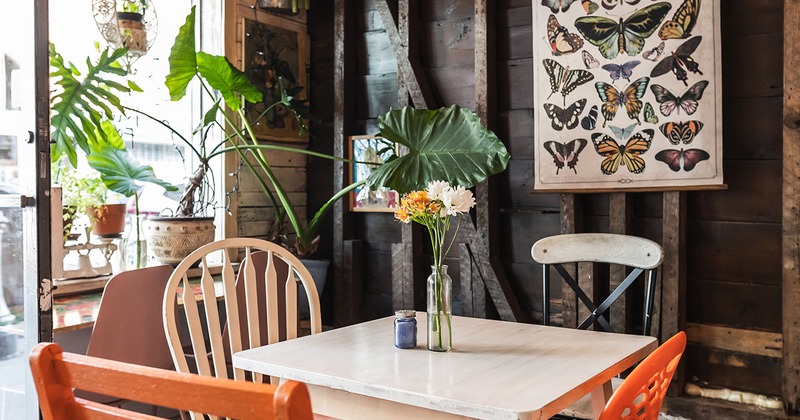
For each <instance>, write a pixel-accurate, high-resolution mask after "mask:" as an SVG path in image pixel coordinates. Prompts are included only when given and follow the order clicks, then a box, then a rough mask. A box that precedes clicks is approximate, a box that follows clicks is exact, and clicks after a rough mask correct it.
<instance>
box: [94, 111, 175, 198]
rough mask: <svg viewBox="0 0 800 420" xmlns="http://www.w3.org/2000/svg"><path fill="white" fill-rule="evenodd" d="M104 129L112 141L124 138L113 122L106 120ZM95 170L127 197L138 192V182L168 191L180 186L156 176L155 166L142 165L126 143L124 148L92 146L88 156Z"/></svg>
mask: <svg viewBox="0 0 800 420" xmlns="http://www.w3.org/2000/svg"><path fill="white" fill-rule="evenodd" d="M102 128H103V130H104V131H105V133H106V135H107V136H108V138H109V142H110V143H117V142H119V143H121V142H122V138H121V137H120V136H119V133H117V130H116V129H115V128H114V126H113V125H112V124H111V122H108V121H105V122H104V123H103V125H102ZM86 160H87V161H88V162H89V166H91V167H92V168H93V169H94V170H96V171H97V172H99V173H100V179H102V180H103V183H104V184H106V187H108V189H109V190H111V191H114V192H117V193H120V194H122V195H124V196H125V197H130V196H132V195H134V194H136V191H137V190H138V189H139V185H138V184H137V181H138V182H149V183H152V184H156V185H160V186H162V187H164V188H165V189H166V190H167V191H177V190H178V188H177V187H175V186H173V185H170V184H168V183H166V182H164V181H162V180H160V179H158V177H156V174H155V173H154V172H153V168H152V167H151V166H149V165H140V164H139V163H137V162H136V161H135V160H134V159H133V157H132V156H130V155H129V154H128V151H127V149H125V147H124V145H123V147H122V148H119V149H118V148H114V147H103V146H97V147H92V150H91V154H89V156H87V157H86Z"/></svg>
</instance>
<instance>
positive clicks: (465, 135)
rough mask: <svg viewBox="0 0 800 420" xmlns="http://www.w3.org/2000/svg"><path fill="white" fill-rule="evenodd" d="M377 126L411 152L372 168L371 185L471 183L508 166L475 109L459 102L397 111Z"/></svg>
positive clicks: (502, 148)
mask: <svg viewBox="0 0 800 420" xmlns="http://www.w3.org/2000/svg"><path fill="white" fill-rule="evenodd" d="M378 127H379V129H380V131H381V136H383V137H385V138H386V139H388V140H390V141H392V142H394V143H398V144H402V145H404V146H406V147H408V154H406V155H404V156H400V157H392V158H391V159H389V161H388V162H387V163H385V164H383V165H381V166H379V167H377V168H375V169H373V171H372V173H371V174H370V175H369V177H368V178H367V185H368V186H369V187H370V188H377V187H379V186H386V187H389V188H392V189H394V190H397V191H398V192H400V193H404V192H408V191H412V190H418V189H423V188H425V187H426V186H427V183H428V182H429V181H436V180H442V181H447V182H449V183H450V185H460V186H463V187H466V188H470V187H472V186H474V185H475V184H477V183H479V182H481V181H483V180H485V179H486V178H488V177H490V176H492V175H494V174H496V173H499V172H502V171H504V170H505V169H506V166H507V165H508V160H509V159H510V157H511V156H510V155H509V154H508V151H507V150H506V148H505V146H504V145H503V143H502V142H501V141H500V139H498V138H497V136H496V135H495V134H494V133H493V132H492V131H491V130H489V129H487V128H486V127H484V126H483V124H481V121H480V118H478V116H477V115H475V113H473V112H472V111H470V110H468V109H464V108H461V107H459V106H457V105H453V106H451V107H450V108H441V109H437V110H428V109H414V108H408V107H406V108H403V109H400V110H392V111H389V112H387V113H386V114H384V115H383V116H381V117H379V118H378Z"/></svg>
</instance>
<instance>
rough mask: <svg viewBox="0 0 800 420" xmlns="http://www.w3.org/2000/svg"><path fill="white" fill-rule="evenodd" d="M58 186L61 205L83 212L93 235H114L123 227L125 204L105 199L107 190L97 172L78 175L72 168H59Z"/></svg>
mask: <svg viewBox="0 0 800 420" xmlns="http://www.w3.org/2000/svg"><path fill="white" fill-rule="evenodd" d="M58 185H59V186H60V187H61V191H62V206H64V207H65V208H67V209H69V210H68V211H69V212H70V213H72V214H73V215H75V214H76V213H79V212H83V213H85V214H86V215H87V216H88V217H89V221H90V223H91V224H90V228H91V231H92V233H94V234H95V235H97V236H100V237H112V236H117V235H119V234H120V233H122V231H123V230H124V229H125V212H126V205H125V203H109V202H108V198H109V190H108V188H107V187H106V185H105V183H103V181H102V180H101V179H100V174H99V173H97V172H94V171H92V173H89V174H83V175H78V174H77V173H76V171H74V170H70V171H63V172H61V173H60V176H59V177H58Z"/></svg>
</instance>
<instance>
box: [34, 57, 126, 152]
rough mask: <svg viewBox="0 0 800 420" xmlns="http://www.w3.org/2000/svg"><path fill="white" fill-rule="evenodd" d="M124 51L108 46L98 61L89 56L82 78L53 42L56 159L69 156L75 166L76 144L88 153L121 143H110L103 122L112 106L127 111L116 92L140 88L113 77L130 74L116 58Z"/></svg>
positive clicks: (52, 107) (51, 61) (51, 74)
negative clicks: (91, 59)
mask: <svg viewBox="0 0 800 420" xmlns="http://www.w3.org/2000/svg"><path fill="white" fill-rule="evenodd" d="M125 53H126V50H124V49H119V50H115V51H113V52H110V51H109V50H108V49H106V50H104V51H103V52H102V53H101V54H100V58H99V59H98V60H97V62H96V63H92V62H91V61H90V60H89V59H87V60H86V66H87V72H86V75H85V76H83V77H82V78H81V73H80V71H78V69H77V68H76V67H75V65H74V64H72V63H68V62H66V61H65V60H64V58H63V57H62V56H61V54H59V53H58V52H57V51H56V48H55V45H53V44H50V66H51V68H52V71H51V73H50V77H51V79H54V80H55V82H54V84H55V86H57V89H56V91H57V92H58V93H57V94H56V95H54V96H52V97H51V99H50V105H51V106H50V108H51V116H50V126H51V128H52V141H53V145H52V150H51V152H52V155H51V157H52V161H53V162H56V161H59V160H60V159H61V157H62V156H67V158H68V160H69V162H70V164H71V165H72V166H73V167H75V166H76V165H77V161H78V158H77V151H76V145H77V147H79V148H80V149H81V150H83V152H84V153H85V154H89V153H91V152H90V148H91V147H93V146H100V145H109V146H111V147H119V146H120V145H119V144H115V143H109V142H108V137H107V135H106V131H105V130H103V128H102V122H103V120H107V119H111V118H112V117H113V114H112V108H113V109H116V110H118V111H119V112H121V113H123V114H124V110H123V108H122V105H121V102H120V99H119V98H118V97H117V96H116V94H117V93H127V92H130V91H131V90H132V89H133V90H137V89H138V90H141V89H139V88H138V86H136V85H135V84H131V83H128V86H125V85H123V84H121V83H119V82H117V81H115V80H113V79H112V78H111V76H120V77H121V76H125V75H126V74H127V71H126V70H125V69H124V68H122V66H121V65H120V64H119V63H118V61H117V59H119V58H120V57H123V56H124V55H125Z"/></svg>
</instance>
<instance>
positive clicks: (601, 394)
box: [592, 381, 614, 419]
mask: <svg viewBox="0 0 800 420" xmlns="http://www.w3.org/2000/svg"><path fill="white" fill-rule="evenodd" d="M613 392H614V389H613V388H612V387H611V381H608V382H606V383H604V384H603V385H601V386H598V387H597V388H595V389H593V390H592V418H595V419H597V418H599V417H600V413H602V412H603V408H605V406H606V403H607V402H608V399H609V398H611V394H612V393H613Z"/></svg>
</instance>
